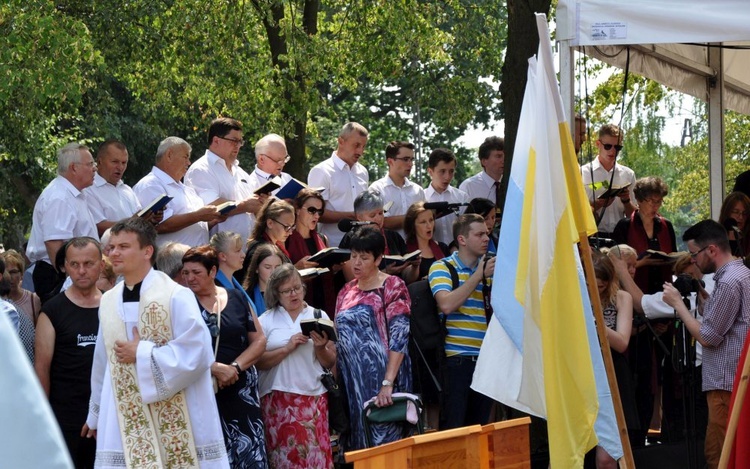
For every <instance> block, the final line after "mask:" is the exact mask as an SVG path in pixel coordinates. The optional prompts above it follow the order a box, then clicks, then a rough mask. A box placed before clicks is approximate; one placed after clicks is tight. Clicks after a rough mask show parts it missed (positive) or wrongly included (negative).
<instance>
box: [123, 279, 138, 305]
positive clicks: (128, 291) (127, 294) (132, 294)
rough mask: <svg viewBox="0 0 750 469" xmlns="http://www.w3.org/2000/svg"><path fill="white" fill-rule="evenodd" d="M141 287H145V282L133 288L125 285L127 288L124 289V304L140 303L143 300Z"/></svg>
mask: <svg viewBox="0 0 750 469" xmlns="http://www.w3.org/2000/svg"><path fill="white" fill-rule="evenodd" d="M141 285H143V281H140V282H138V283H136V284H135V285H133V287H132V288H131V287H129V286H127V285H125V288H123V289H122V302H123V303H138V301H140V299H141Z"/></svg>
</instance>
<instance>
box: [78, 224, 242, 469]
mask: <svg viewBox="0 0 750 469" xmlns="http://www.w3.org/2000/svg"><path fill="white" fill-rule="evenodd" d="M155 240H156V231H155V229H154V227H153V226H152V225H151V224H150V223H148V222H145V221H143V220H141V219H138V218H131V219H128V220H124V221H121V222H118V223H117V224H115V225H114V226H113V227H112V229H111V237H110V240H109V245H110V247H111V251H110V260H111V261H112V264H113V267H114V270H115V272H116V273H117V274H120V275H122V276H123V277H124V281H122V282H120V283H119V284H118V285H116V286H115V287H114V288H113V289H112V290H110V291H109V292H107V293H106V294H105V295H104V296H103V297H102V303H101V307H100V309H99V315H100V328H99V334H98V336H97V341H96V350H95V352H94V364H93V368H92V372H91V403H90V407H89V415H88V418H87V421H86V424H87V425H88V427H89V435H91V436H95V437H96V438H97V442H96V467H97V468H122V467H138V468H154V469H157V468H161V467H180V468H182V467H196V468H198V467H200V468H228V467H229V463H228V460H227V454H226V449H225V445H224V440H223V436H222V432H221V424H220V421H219V415H218V411H217V408H216V402H215V399H214V393H213V385H212V382H211V374H210V366H211V364H212V363H213V361H214V357H213V349H212V348H211V337H210V334H209V332H208V328H207V327H206V324H205V322H204V321H203V319H202V318H201V316H200V312H199V310H198V306H197V303H196V301H195V297H194V296H193V294H192V292H191V291H190V290H188V289H186V288H184V287H182V286H180V285H178V284H176V283H175V282H174V281H172V280H171V279H170V278H169V277H168V276H167V275H165V274H164V273H162V272H158V271H155V270H153V269H152V267H151V260H152V258H153V256H154V249H155V248H154V246H155ZM113 382H116V383H117V384H116V385H113Z"/></svg>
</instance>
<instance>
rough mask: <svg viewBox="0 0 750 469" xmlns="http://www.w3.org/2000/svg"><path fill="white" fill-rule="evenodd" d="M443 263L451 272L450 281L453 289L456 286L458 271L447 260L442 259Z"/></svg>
mask: <svg viewBox="0 0 750 469" xmlns="http://www.w3.org/2000/svg"><path fill="white" fill-rule="evenodd" d="M443 264H445V267H446V268H448V272H450V273H451V283H452V284H453V289H454V290H455V289H456V288H458V271H457V270H456V268H455V267H453V264H451V263H450V262H448V261H447V260H443Z"/></svg>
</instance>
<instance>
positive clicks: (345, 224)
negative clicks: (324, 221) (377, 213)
mask: <svg viewBox="0 0 750 469" xmlns="http://www.w3.org/2000/svg"><path fill="white" fill-rule="evenodd" d="M375 224H376V223H375V222H372V221H356V220H350V219H348V218H344V219H343V220H340V221H339V223H338V227H339V231H342V232H344V233H348V232H349V231H351V230H352V228H354V227H357V226H365V225H375Z"/></svg>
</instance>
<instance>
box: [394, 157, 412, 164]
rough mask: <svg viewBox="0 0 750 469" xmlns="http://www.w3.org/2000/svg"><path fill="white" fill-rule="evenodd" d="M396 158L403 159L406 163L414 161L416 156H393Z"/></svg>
mask: <svg viewBox="0 0 750 469" xmlns="http://www.w3.org/2000/svg"><path fill="white" fill-rule="evenodd" d="M393 159H394V160H398V161H403V162H404V163H413V162H414V157H413V156H403V157H401V158H396V157H394V158H393Z"/></svg>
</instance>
